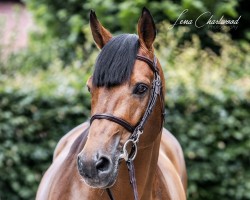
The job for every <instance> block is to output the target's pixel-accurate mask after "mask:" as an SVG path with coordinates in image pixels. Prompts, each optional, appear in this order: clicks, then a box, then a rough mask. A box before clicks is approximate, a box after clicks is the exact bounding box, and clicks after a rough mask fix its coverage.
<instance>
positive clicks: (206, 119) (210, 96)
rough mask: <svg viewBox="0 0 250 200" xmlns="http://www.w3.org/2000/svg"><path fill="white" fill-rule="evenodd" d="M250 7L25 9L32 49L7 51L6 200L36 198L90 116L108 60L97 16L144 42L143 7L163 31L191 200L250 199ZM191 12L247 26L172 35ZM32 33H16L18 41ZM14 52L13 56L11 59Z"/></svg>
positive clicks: (1, 181)
mask: <svg viewBox="0 0 250 200" xmlns="http://www.w3.org/2000/svg"><path fill="white" fill-rule="evenodd" d="M6 2H7V1H2V2H1V4H0V6H2V5H3V3H6ZM246 2H247V1H246V0H244V1H243V0H241V1H236V0H229V1H216V0H213V1H198V0H193V1H189V0H175V1H169V0H165V1H160V0H157V1H153V2H152V1H148V0H136V1H134V0H133V1H132V0H127V1H123V2H121V1H118V0H107V1H99V0H94V1H90V0H87V1H80V0H69V1H65V2H63V3H62V1H54V0H53V1H52V0H40V1H35V0H25V1H23V2H22V3H23V4H22V5H25V9H26V10H27V11H28V12H29V13H30V14H31V15H32V16H33V19H34V24H35V25H34V26H35V29H33V32H31V33H30V37H29V41H28V42H27V43H25V45H23V46H22V47H21V49H20V48H19V50H18V51H9V49H11V46H12V44H10V46H9V47H8V46H6V45H3V43H4V42H5V41H4V40H5V39H4V38H5V37H1V42H0V58H1V60H0V199H3V200H6V199H7V200H8V199H11V200H16V199H21V200H22V199H25V200H27V199H34V197H35V193H36V190H37V187H38V184H39V182H40V179H41V177H42V175H43V173H44V171H45V170H46V169H47V168H48V166H49V165H50V163H51V160H52V155H53V150H54V148H55V145H56V144H57V142H58V140H59V139H60V138H61V137H62V136H63V135H64V134H65V133H66V132H68V131H69V130H71V129H72V128H74V127H75V126H77V125H78V124H80V123H82V122H83V121H85V120H86V119H87V118H88V117H89V111H90V96H89V94H88V92H87V88H86V87H85V83H86V81H87V79H88V77H89V76H90V75H91V73H92V71H93V66H94V62H95V58H96V56H97V54H98V50H97V49H96V47H95V45H94V43H93V40H92V36H91V34H90V30H89V25H88V14H89V10H90V9H94V10H96V13H97V15H98V17H99V19H101V22H102V23H103V24H104V25H105V26H106V27H107V28H108V29H110V30H111V31H112V32H113V33H115V34H118V33H121V32H130V33H136V23H137V20H138V18H139V16H140V12H141V8H142V7H143V6H147V8H149V9H150V11H151V12H152V14H153V16H154V18H155V21H156V23H157V29H158V36H157V39H156V42H155V48H156V55H157V57H158V58H159V60H160V61H161V64H162V66H163V68H164V72H165V76H166V85H167V90H166V104H165V105H166V110H167V118H166V124H165V127H167V128H168V129H169V130H170V131H171V132H172V133H173V134H174V135H175V136H176V137H177V138H178V140H179V141H180V143H181V145H182V147H183V150H184V154H185V159H186V163H187V168H188V175H189V183H188V184H189V186H188V198H189V199H192V200H198V199H199V200H200V199H203V200H214V199H220V200H228V199H235V200H240V199H250V170H249V164H250V159H249V149H250V112H249V111H250V67H249V66H250V55H249V52H250V44H249V39H250V32H249V26H247V25H246V24H247V23H248V21H249V11H247V9H246V8H247V6H246V4H247V3H246ZM23 8H24V7H23ZM184 9H188V13H187V14H186V15H185V16H184V18H188V19H194V20H195V19H196V18H197V16H199V15H200V14H202V13H203V12H206V11H210V12H211V13H212V14H214V18H216V19H219V18H220V17H221V16H224V18H225V19H238V18H239V16H241V19H240V21H239V25H238V27H237V28H236V29H235V30H232V29H229V27H219V28H218V27H217V28H215V27H204V28H202V29H198V28H197V27H195V26H194V25H184V26H180V25H178V26H175V27H174V28H173V29H171V30H170V29H169V26H170V25H172V24H173V23H174V22H175V21H176V19H177V18H178V16H179V14H180V13H181V12H182V11H183V10H184ZM0 10H1V8H0ZM0 14H2V13H0ZM0 16H1V15H0ZM9 19H10V18H9ZM1 20H2V21H5V22H7V23H8V24H9V23H10V21H8V20H6V19H5V18H2V17H1ZM11 21H12V20H11ZM2 27H3V26H2ZM15 28H16V27H15ZM24 29H26V28H25V27H24V26H23V29H22V30H18V31H16V35H17V37H18V35H21V32H22V31H24ZM6 30H8V31H7V32H8V34H12V32H13V29H11V30H10V29H3V28H1V29H0V35H1V33H3V32H6ZM5 34H6V33H5ZM15 42H16V40H14V39H13V43H15ZM7 51H9V52H12V53H8V56H6V52H7Z"/></svg>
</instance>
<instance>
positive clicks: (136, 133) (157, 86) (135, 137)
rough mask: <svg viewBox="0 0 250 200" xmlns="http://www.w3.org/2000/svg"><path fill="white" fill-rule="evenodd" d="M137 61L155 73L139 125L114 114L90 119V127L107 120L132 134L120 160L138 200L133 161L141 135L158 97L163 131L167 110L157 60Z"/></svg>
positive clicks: (140, 57) (144, 58)
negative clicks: (96, 122)
mask: <svg viewBox="0 0 250 200" xmlns="http://www.w3.org/2000/svg"><path fill="white" fill-rule="evenodd" d="M136 59H137V60H141V61H143V62H145V63H147V64H148V66H149V67H150V68H151V70H152V71H153V72H154V80H153V82H152V88H151V95H150V99H149V102H148V105H147V108H146V111H145V113H144V115H143V117H142V118H141V120H140V121H139V122H138V123H137V125H136V126H132V125H131V124H130V123H129V122H127V121H125V120H123V119H121V118H118V117H116V116H114V115H112V114H107V113H102V114H95V115H93V116H92V117H91V119H90V125H91V124H92V122H93V121H94V120H95V119H106V120H109V121H112V122H115V123H117V124H119V125H121V126H122V127H124V128H125V129H126V130H127V131H129V132H131V133H132V134H131V136H130V138H129V139H128V140H127V141H126V142H125V144H124V146H123V152H122V154H121V156H120V159H124V160H125V161H126V164H127V167H128V170H129V176H130V183H131V185H132V188H133V192H134V199H135V200H138V191H137V185H136V179H135V170H134V164H133V160H134V159H135V157H136V154H137V143H138V142H139V137H140V135H141V134H143V129H144V125H145V123H146V122H147V119H148V118H149V116H150V114H151V113H152V111H153V109H154V106H155V104H156V101H157V97H158V96H159V98H160V101H161V106H162V108H161V109H162V122H161V129H162V127H163V123H164V116H165V112H164V111H165V109H164V95H163V91H162V82H161V78H160V75H159V69H158V67H157V58H156V57H155V56H154V60H153V61H152V60H150V59H149V58H147V57H145V56H142V55H137V56H136ZM128 144H131V145H132V148H131V150H130V151H129V153H128V151H127V146H128ZM107 193H108V195H109V198H110V199H111V200H114V197H113V194H112V192H111V190H110V188H107Z"/></svg>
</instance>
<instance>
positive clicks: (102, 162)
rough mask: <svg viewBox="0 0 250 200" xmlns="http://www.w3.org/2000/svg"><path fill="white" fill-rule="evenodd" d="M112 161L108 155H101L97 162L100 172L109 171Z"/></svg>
mask: <svg viewBox="0 0 250 200" xmlns="http://www.w3.org/2000/svg"><path fill="white" fill-rule="evenodd" d="M110 164H111V163H110V161H109V159H108V158H106V157H101V158H99V160H98V161H97V162H96V165H95V166H96V169H97V170H98V171H100V172H105V171H108V170H109V168H110Z"/></svg>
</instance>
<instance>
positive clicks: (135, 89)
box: [77, 8, 164, 188]
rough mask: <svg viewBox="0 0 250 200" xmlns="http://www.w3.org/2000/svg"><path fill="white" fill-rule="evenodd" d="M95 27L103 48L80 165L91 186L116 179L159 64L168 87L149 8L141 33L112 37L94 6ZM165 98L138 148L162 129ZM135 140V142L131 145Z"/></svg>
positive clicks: (93, 82)
mask: <svg viewBox="0 0 250 200" xmlns="http://www.w3.org/2000/svg"><path fill="white" fill-rule="evenodd" d="M90 27H91V31H92V35H93V38H94V41H95V43H96V44H97V46H98V47H99V48H100V49H101V52H100V54H99V56H98V57H97V60H96V63H95V69H94V73H93V76H91V77H90V78H89V80H88V82H87V86H88V89H89V91H90V93H91V115H92V119H91V124H90V127H89V133H88V138H87V141H86V144H85V145H84V147H83V149H82V150H81V152H80V153H79V154H78V161H77V165H78V171H79V173H80V175H81V176H82V177H83V180H84V181H85V182H86V183H87V184H88V185H89V186H91V187H96V188H108V187H111V186H112V185H113V184H114V183H115V181H116V178H117V175H118V169H119V163H120V162H121V158H122V157H123V154H124V144H125V143H126V141H128V140H129V138H131V135H132V132H133V131H134V130H133V129H134V128H135V127H137V126H138V124H140V122H141V121H142V120H143V117H144V116H145V112H146V111H148V107H149V104H150V101H151V100H152V93H153V92H152V90H156V89H155V88H153V86H152V85H153V84H154V83H155V73H156V72H154V70H152V69H151V68H152V66H153V67H156V68H157V69H155V70H156V71H157V73H158V74H159V77H158V78H160V80H162V82H163V85H162V87H163V88H160V89H161V90H164V78H163V72H162V69H161V67H160V64H159V62H157V59H156V58H155V56H154V48H153V42H154V40H155V37H156V28H155V24H154V21H153V18H152V16H151V14H150V12H149V11H148V10H147V9H146V8H144V9H143V10H142V14H141V17H140V19H139V21H138V35H135V34H121V35H118V36H112V34H111V33H110V32H109V31H108V30H107V29H105V28H104V27H103V26H102V25H101V23H100V22H99V21H98V19H97V17H96V15H95V13H94V12H93V11H91V13H90ZM138 55H140V56H138ZM144 58H145V59H144ZM150 61H152V64H151V63H150ZM149 65H152V66H149ZM162 101H163V100H162V99H160V98H157V99H155V106H154V107H153V108H152V111H151V112H152V113H151V114H150V116H149V117H148V119H147V120H145V128H144V134H143V135H142V136H141V137H140V142H139V144H138V149H139V150H140V148H145V147H147V146H149V145H151V144H152V143H153V142H154V140H155V139H156V138H157V136H158V134H157V133H160V132H161V129H162V121H163V116H162V104H163V102H162ZM103 113H105V114H103ZM143 125H144V124H143ZM136 142H138V141H136ZM133 145H134V143H133V142H132V143H131V144H129V145H128V147H127V148H128V149H130V148H132V147H133Z"/></svg>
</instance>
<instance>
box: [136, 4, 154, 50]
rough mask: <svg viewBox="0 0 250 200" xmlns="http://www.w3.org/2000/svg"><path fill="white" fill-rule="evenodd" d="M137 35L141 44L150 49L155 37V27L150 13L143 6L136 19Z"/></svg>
mask: <svg viewBox="0 0 250 200" xmlns="http://www.w3.org/2000/svg"><path fill="white" fill-rule="evenodd" d="M138 35H139V40H140V43H141V45H144V46H145V47H146V48H147V49H148V50H152V48H153V42H154V40H155V37H156V28H155V23H154V19H153V17H152V15H151V14H150V12H149V10H148V9H147V8H145V7H144V8H143V9H142V14H141V17H140V19H139V21H138Z"/></svg>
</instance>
